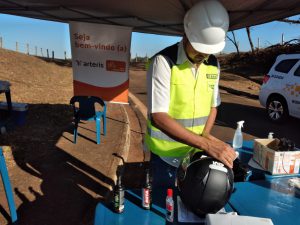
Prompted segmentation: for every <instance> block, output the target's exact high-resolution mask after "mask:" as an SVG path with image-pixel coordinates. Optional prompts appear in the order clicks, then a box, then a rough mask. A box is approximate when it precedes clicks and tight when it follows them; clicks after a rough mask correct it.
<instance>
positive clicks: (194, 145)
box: [145, 0, 236, 186]
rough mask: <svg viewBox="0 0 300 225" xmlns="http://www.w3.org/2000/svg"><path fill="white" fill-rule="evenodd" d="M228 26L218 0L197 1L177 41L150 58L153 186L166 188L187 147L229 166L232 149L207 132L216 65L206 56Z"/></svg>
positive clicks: (219, 45) (218, 47) (215, 97)
mask: <svg viewBox="0 0 300 225" xmlns="http://www.w3.org/2000/svg"><path fill="white" fill-rule="evenodd" d="M228 26H229V17H228V14H227V11H226V9H225V8H224V7H223V5H222V4H221V3H220V2H218V1H216V0H205V1H199V2H198V3H197V4H195V5H194V6H193V7H192V8H191V9H190V10H189V11H188V12H187V13H186V15H185V17H184V31H185V34H184V36H183V38H182V41H181V42H180V43H177V44H175V45H173V46H170V47H168V48H166V49H164V50H162V51H161V52H159V53H158V54H156V55H155V56H154V57H153V58H152V61H151V64H150V67H149V70H148V74H147V84H148V87H147V88H148V90H147V91H148V120H147V131H146V135H145V144H146V148H147V149H149V150H150V151H151V152H152V155H151V164H152V169H153V170H154V171H153V172H154V185H155V183H156V185H159V183H161V184H165V185H167V186H172V185H173V183H174V176H175V171H176V167H177V166H178V165H179V161H180V159H181V158H182V157H183V156H184V155H186V154H187V152H189V151H190V150H191V149H198V150H199V151H204V152H205V153H206V154H208V155H210V156H212V157H214V158H216V159H218V160H220V161H221V162H223V163H224V164H225V165H227V166H229V167H232V165H233V160H234V159H235V156H236V155H235V151H234V150H233V149H232V148H231V147H230V146H229V145H228V144H226V143H224V142H223V141H221V140H219V139H217V138H216V137H214V136H212V135H211V134H210V131H211V128H212V126H213V124H214V122H215V118H216V115H217V106H219V105H220V94H219V88H218V84H219V74H220V68H219V63H218V61H217V59H216V57H215V56H214V55H212V54H215V53H218V52H220V51H222V50H223V48H224V46H225V38H226V32H227V30H228ZM164 173H165V174H166V176H164V175H163V174H164ZM166 177H167V178H166ZM168 179H169V181H170V182H171V183H168V181H167V180H168Z"/></svg>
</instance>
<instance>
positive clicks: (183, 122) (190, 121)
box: [147, 116, 208, 142]
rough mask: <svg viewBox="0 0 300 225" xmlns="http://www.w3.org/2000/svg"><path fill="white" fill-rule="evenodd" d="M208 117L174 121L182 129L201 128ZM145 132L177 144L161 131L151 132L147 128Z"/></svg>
mask: <svg viewBox="0 0 300 225" xmlns="http://www.w3.org/2000/svg"><path fill="white" fill-rule="evenodd" d="M207 119H208V117H207V116H205V117H200V118H195V119H176V121H177V122H178V123H179V124H181V125H182V126H184V127H193V126H202V125H205V124H206V121H207ZM147 132H148V134H149V136H151V137H153V138H157V139H161V140H165V141H171V142H177V141H176V140H174V139H173V138H171V137H169V136H168V135H166V134H165V133H164V132H162V131H161V130H153V129H151V128H150V127H149V126H147Z"/></svg>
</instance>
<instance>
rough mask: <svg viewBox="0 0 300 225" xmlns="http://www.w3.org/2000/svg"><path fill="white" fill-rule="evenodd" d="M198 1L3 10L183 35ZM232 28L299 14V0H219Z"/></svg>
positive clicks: (96, 2)
mask: <svg viewBox="0 0 300 225" xmlns="http://www.w3.org/2000/svg"><path fill="white" fill-rule="evenodd" d="M197 1H198V0H109V1H107V0H84V1H83V0H0V13H4V14H12V15H18V16H25V17H30V18H36V19H43V20H51V21H59V22H69V21H81V22H89V23H101V24H111V25H121V26H130V27H133V31H136V32H144V33H154V34H165V35H182V34H183V25H182V20H183V16H184V14H185V12H186V11H187V10H188V9H189V8H190V7H191V6H192V5H193V4H195V2H197ZM220 1H221V2H222V3H223V4H224V6H225V7H226V8H227V10H228V12H229V15H230V30H236V29H239V28H243V27H246V26H253V25H257V24H262V23H266V22H270V21H273V20H276V19H281V18H286V17H290V16H293V15H297V14H299V13H300V1H299V0H288V1H283V0H272V1H271V0H220Z"/></svg>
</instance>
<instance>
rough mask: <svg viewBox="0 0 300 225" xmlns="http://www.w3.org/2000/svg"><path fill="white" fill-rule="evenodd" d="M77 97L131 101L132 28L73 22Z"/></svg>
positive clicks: (75, 89) (71, 30) (74, 72)
mask: <svg viewBox="0 0 300 225" xmlns="http://www.w3.org/2000/svg"><path fill="white" fill-rule="evenodd" d="M69 25H70V37H71V50H72V65H73V77H74V95H87V96H98V97H101V98H102V99H104V100H105V101H113V102H128V88H129V78H128V70H129V58H130V43H131V31H132V28H130V27H123V26H112V25H104V24H93V23H81V22H70V24H69Z"/></svg>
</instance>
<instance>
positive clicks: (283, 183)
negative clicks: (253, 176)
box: [229, 177, 300, 225]
mask: <svg viewBox="0 0 300 225" xmlns="http://www.w3.org/2000/svg"><path fill="white" fill-rule="evenodd" d="M290 178H291V177H287V178H275V179H272V180H269V181H267V180H261V181H253V182H240V183H236V184H235V192H234V193H233V194H232V196H231V198H230V200H229V204H230V205H231V206H232V208H233V209H234V211H236V212H237V213H238V214H239V215H247V216H256V217H267V218H271V219H272V221H273V223H274V225H296V224H297V225H298V224H300V216H299V209H300V193H298V192H297V190H296V189H295V188H289V187H288V185H287V181H288V179H290Z"/></svg>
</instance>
